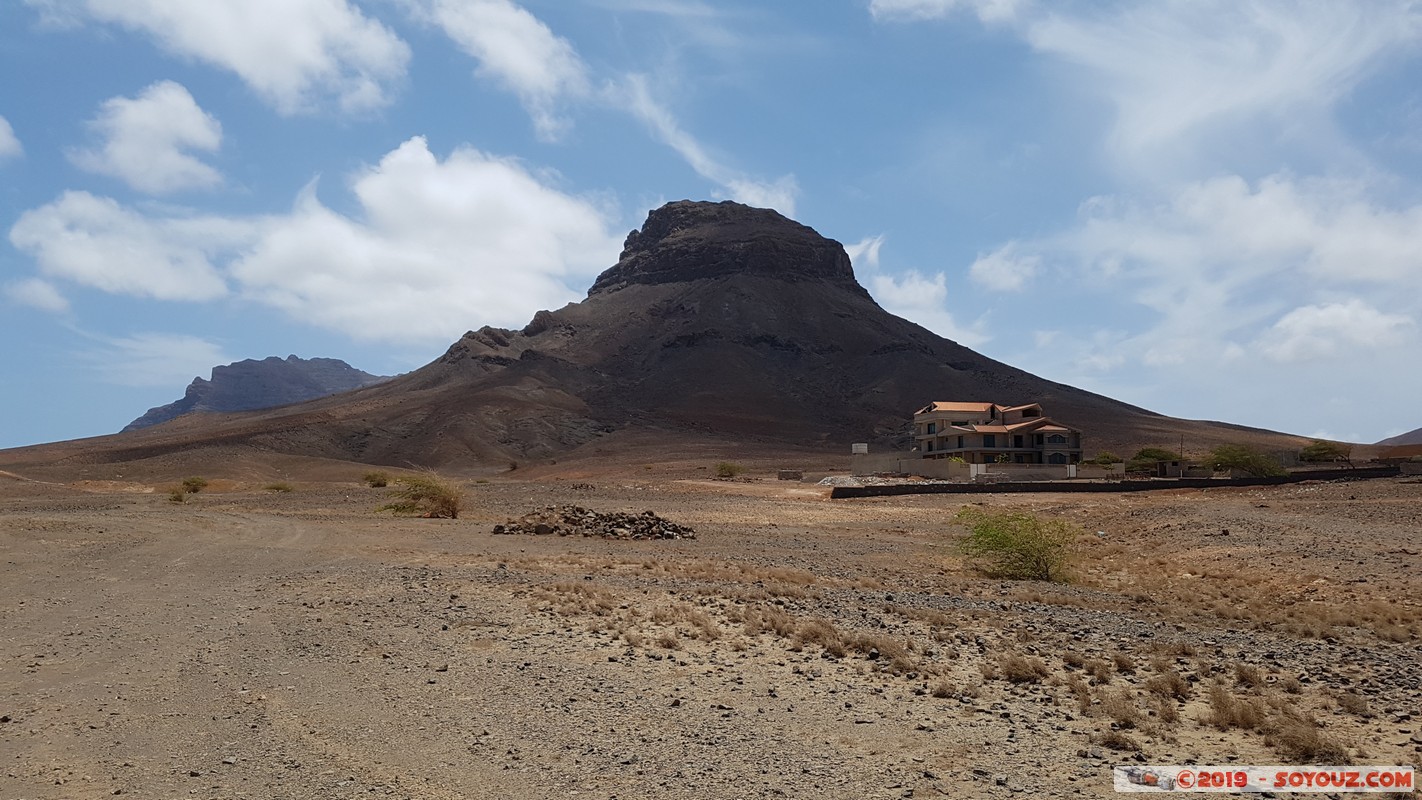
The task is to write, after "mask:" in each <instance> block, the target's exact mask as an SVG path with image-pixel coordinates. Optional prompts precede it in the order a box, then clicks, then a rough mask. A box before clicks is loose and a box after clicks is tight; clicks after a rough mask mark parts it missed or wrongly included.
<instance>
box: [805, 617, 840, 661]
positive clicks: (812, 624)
mask: <svg viewBox="0 0 1422 800" xmlns="http://www.w3.org/2000/svg"><path fill="white" fill-rule="evenodd" d="M794 641H795V646H796V647H803V646H805V645H807V644H813V645H816V646H818V647H821V648H823V649H824V651H825V652H826V653H829V654H830V655H832V656H834V657H835V658H844V657H845V656H846V655H848V653H849V648H848V647H847V646H846V645H845V643H844V637H843V636H842V635H841V634H840V632H839V629H838V628H836V627H835V626H834V624H833V623H831V622H830V621H829V620H825V619H812V620H809V621H807V622H805V623H803V624H801V625H800V627H799V628H797V629H795V636H794Z"/></svg>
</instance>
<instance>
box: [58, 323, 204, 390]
mask: <svg viewBox="0 0 1422 800" xmlns="http://www.w3.org/2000/svg"><path fill="white" fill-rule="evenodd" d="M95 338H96V341H97V342H98V344H97V345H96V347H97V350H92V349H91V350H87V351H85V352H84V353H83V357H84V358H85V360H87V361H89V362H90V364H91V365H92V368H93V369H94V370H95V371H96V372H98V373H99V375H100V376H101V377H102V379H103V380H105V381H107V382H108V383H112V384H117V385H119V386H183V385H185V384H187V383H188V382H190V381H192V379H193V378H194V377H198V376H202V375H207V374H209V373H210V372H211V371H212V368H213V366H215V365H217V364H226V363H228V362H229V361H231V360H232V359H231V358H230V357H228V356H227V355H226V354H224V353H223V352H222V348H221V347H220V346H218V345H216V344H214V343H212V342H209V341H207V340H206V339H201V338H199V337H196V336H188V335H185V334H165V333H136V334H134V335H132V336H123V337H115V338H107V337H105V338H98V337H95Z"/></svg>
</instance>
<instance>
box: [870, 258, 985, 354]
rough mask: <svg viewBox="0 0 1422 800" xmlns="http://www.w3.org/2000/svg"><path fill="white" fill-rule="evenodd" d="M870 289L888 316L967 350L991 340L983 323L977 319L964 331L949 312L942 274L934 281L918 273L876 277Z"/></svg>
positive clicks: (871, 282) (932, 278) (872, 280)
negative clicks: (911, 323)
mask: <svg viewBox="0 0 1422 800" xmlns="http://www.w3.org/2000/svg"><path fill="white" fill-rule="evenodd" d="M868 288H869V293H870V294H872V295H873V296H874V299H875V300H876V301H878V302H879V304H880V305H882V306H883V307H884V309H885V310H887V311H888V312H890V313H892V314H896V315H898V316H900V317H903V318H904V319H907V320H911V321H913V322H916V323H918V324H919V325H922V326H923V327H925V328H927V329H929V330H931V331H933V332H934V333H936V334H938V335H939V336H942V337H944V338H945V339H952V340H953V341H955V342H957V343H959V344H962V345H966V346H968V347H976V346H978V345H980V344H983V343H984V342H986V341H988V339H989V337H988V335H987V334H986V333H985V332H984V320H982V319H978V320H977V321H975V322H974V323H973V324H972V325H969V326H967V327H964V326H962V325H960V324H959V323H958V322H957V320H955V319H953V315H952V314H951V313H949V312H948V309H947V307H946V304H947V301H948V281H947V278H946V277H945V276H944V274H943V273H942V272H939V273H937V274H935V275H933V276H932V277H927V276H924V275H922V274H920V273H919V272H917V271H909V272H906V273H904V274H903V275H902V276H900V277H894V276H891V275H875V276H874V277H873V278H872V279H871V280H870V282H869V287H868Z"/></svg>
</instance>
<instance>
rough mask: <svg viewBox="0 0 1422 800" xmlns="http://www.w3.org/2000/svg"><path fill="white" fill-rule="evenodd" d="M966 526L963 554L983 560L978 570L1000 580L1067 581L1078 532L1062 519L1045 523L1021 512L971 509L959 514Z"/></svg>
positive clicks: (1043, 520)
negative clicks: (1069, 561) (1067, 571)
mask: <svg viewBox="0 0 1422 800" xmlns="http://www.w3.org/2000/svg"><path fill="white" fill-rule="evenodd" d="M958 521H959V522H961V523H963V524H965V525H967V526H968V530H969V534H968V538H967V539H965V540H964V541H963V552H964V554H965V555H967V556H968V557H969V558H975V559H979V560H980V562H981V563H980V565H979V568H980V569H981V570H982V571H983V572H985V573H986V574H988V575H991V576H993V577H999V578H1014V579H1024V580H1041V581H1064V580H1066V572H1065V570H1066V564H1067V561H1068V560H1069V559H1070V557H1071V555H1072V551H1073V544H1074V543H1075V541H1076V536H1077V530H1076V529H1075V528H1074V527H1072V525H1071V524H1069V523H1067V522H1065V521H1063V520H1056V519H1052V520H1046V519H1041V518H1039V517H1036V516H1033V515H1032V514H1026V513H1022V512H1018V511H985V510H983V509H980V508H973V507H971V506H969V507H967V508H964V509H963V510H962V511H959V512H958Z"/></svg>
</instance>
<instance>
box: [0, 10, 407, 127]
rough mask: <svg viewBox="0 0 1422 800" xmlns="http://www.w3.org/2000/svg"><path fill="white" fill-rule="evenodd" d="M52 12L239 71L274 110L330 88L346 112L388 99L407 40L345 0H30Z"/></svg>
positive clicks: (311, 99) (298, 105)
mask: <svg viewBox="0 0 1422 800" xmlns="http://www.w3.org/2000/svg"><path fill="white" fill-rule="evenodd" d="M25 2H26V3H27V4H29V5H30V6H32V7H35V8H37V9H38V10H39V11H40V12H41V13H42V14H44V15H45V16H46V17H47V18H48V19H50V20H59V21H66V22H75V21H95V22H100V23H104V24H109V25H117V26H120V27H123V28H127V29H129V30H133V31H139V32H142V33H145V34H147V35H148V36H150V37H152V38H153V39H154V40H155V41H156V42H157V43H158V44H159V45H160V46H162V47H163V48H164V49H166V50H168V51H170V52H172V53H175V54H177V55H181V56H186V57H189V58H194V59H197V60H199V61H205V62H207V63H209V64H212V65H214V66H217V67H220V68H222V69H226V70H230V71H232V72H234V73H236V74H237V75H238V76H239V77H240V78H241V79H242V80H243V81H245V82H246V83H247V84H248V85H249V86H251V87H252V89H253V90H255V91H256V92H257V93H258V94H259V95H261V96H262V97H263V98H264V99H265V100H267V102H269V103H271V104H272V105H273V106H275V107H276V108H277V110H278V111H280V112H282V113H284V114H291V113H296V112H300V111H305V110H309V109H311V108H312V107H314V106H316V105H317V104H319V103H320V102H321V101H322V100H324V99H326V98H334V99H335V100H336V102H337V103H338V104H339V106H340V108H341V109H342V110H344V111H348V112H360V111H368V110H371V109H375V108H380V107H382V106H384V105H386V104H387V103H388V102H389V96H388V94H389V88H390V84H391V83H394V82H396V81H398V80H399V79H401V78H403V77H404V74H405V66H406V64H407V63H408V62H409V60H410V48H409V46H408V45H406V44H405V42H403V41H402V40H401V39H400V38H399V37H398V36H396V35H395V34H394V33H393V32H392V31H391V30H390V29H388V28H386V27H385V26H384V25H381V24H380V23H379V22H377V21H375V20H372V19H369V18H367V17H366V16H365V15H364V14H362V13H361V11H360V9H359V8H358V7H356V6H355V5H353V4H352V3H351V2H349V0H202V2H192V0H25Z"/></svg>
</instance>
